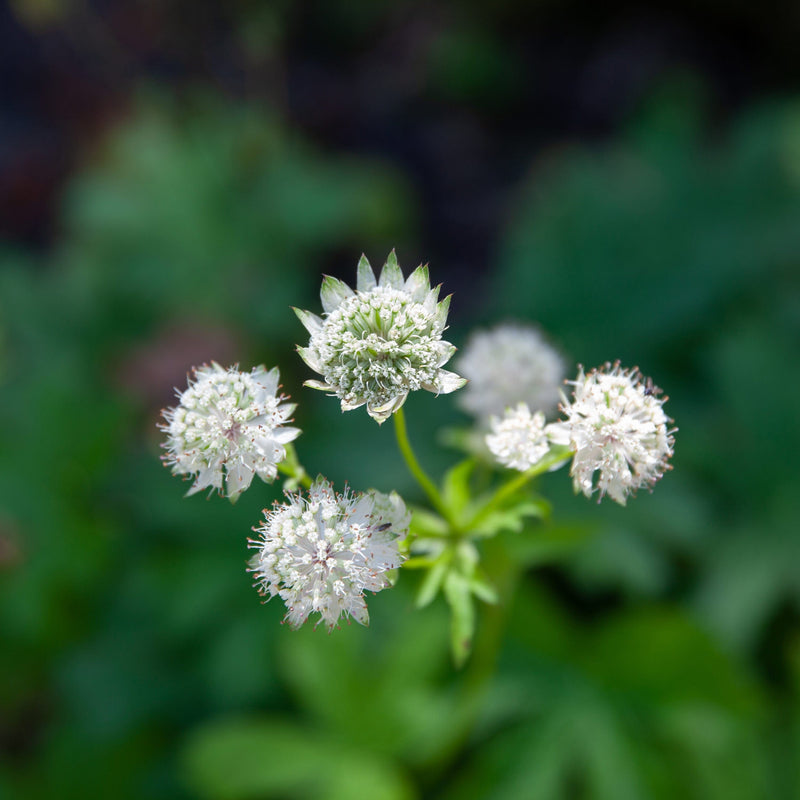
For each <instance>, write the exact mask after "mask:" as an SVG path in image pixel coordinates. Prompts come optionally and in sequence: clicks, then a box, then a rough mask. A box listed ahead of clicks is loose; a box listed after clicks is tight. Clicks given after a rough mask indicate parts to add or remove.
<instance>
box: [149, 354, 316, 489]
mask: <svg viewBox="0 0 800 800" xmlns="http://www.w3.org/2000/svg"><path fill="white" fill-rule="evenodd" d="M278 380H279V375H278V370H277V369H271V370H270V371H269V372H267V370H266V369H265V368H264V367H256V368H255V369H254V370H253V371H252V372H249V373H248V372H239V371H238V370H237V369H236V368H235V367H231V368H230V369H224V368H223V367H221V366H220V365H219V364H216V363H212V364H211V366H203V367H200V368H199V369H196V370H195V372H194V381H190V383H189V388H188V389H186V391H185V392H183V393H182V394H180V395H179V397H180V402H179V404H178V406H177V407H176V408H169V409H167V410H165V411H164V412H163V414H164V418H165V419H166V424H162V425H159V427H160V428H161V430H163V431H165V432H166V433H167V441H166V443H165V444H164V445H163V447H164V448H165V449H166V451H167V454H166V455H165V456H164V461H165V463H166V464H168V465H169V466H171V467H172V471H173V473H175V474H176V475H196V477H195V481H194V484H193V485H192V488H191V489H190V490H189V492H188V493H189V494H194V493H195V492H199V491H201V490H202V489H206V488H207V487H209V486H211V487H213V488H215V489H218V490H219V491H220V492H222V491H223V474H224V476H225V491H224V493H225V494H227V495H228V497H230V498H236V497H238V495H239V494H241V492H243V491H244V490H245V489H247V488H248V487H249V486H250V483H251V481H252V480H253V476H254V475H258V477H259V478H261V479H262V480H263V481H267V482H269V481H272V480H274V479H275V477H276V476H277V474H278V471H277V467H276V465H277V464H278V463H280V462H281V461H283V459H284V458H285V457H286V449H285V447H284V445H286V444H288V443H289V442H291V441H293V440H294V439H296V438H297V437H298V436H299V434H300V430H299V429H298V428H291V427H285V426H284V423H285V422H287V421H289V417H290V416H291V414H292V412H293V411H294V409H295V407H296V406H295V405H294V404H291V403H282V402H281V400H283V399H284V398H283V396H279V395H278V394H277V392H278Z"/></svg>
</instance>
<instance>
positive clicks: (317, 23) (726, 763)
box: [0, 0, 800, 800]
mask: <svg viewBox="0 0 800 800" xmlns="http://www.w3.org/2000/svg"><path fill="white" fill-rule="evenodd" d="M799 35H800V11H798V7H797V5H796V4H788V3H787V4H780V3H762V4H755V5H754V4H751V3H717V2H711V1H710V0H703V2H695V3H676V2H671V3H657V4H649V5H647V6H644V5H642V4H634V3H602V4H597V3H591V4H590V3H579V2H557V1H556V0H550V1H549V2H534V3H522V2H519V1H518V0H502V2H497V3H491V4H490V3H480V2H464V3H461V4H458V3H441V4H436V5H433V4H424V3H414V2H408V3H402V2H383V3H380V2H364V1H362V0H358V1H357V2H351V3H339V2H335V3H333V2H327V3H325V2H319V3H311V2H310V3H288V2H286V3H281V2H277V3H254V2H252V3H227V4H222V3H219V4H216V3H184V2H175V3H156V2H141V3H120V2H105V3H91V4H88V3H80V2H75V1H71V0H14V2H11V3H9V4H6V5H3V7H2V8H1V9H0V72H1V77H0V235H1V236H2V244H0V402H2V412H3V413H2V418H1V419H0V635H1V636H2V649H0V674H1V675H2V681H0V796H8V797H12V798H16V797H25V798H28V797H30V798H50V797H64V798H72V797H75V798H86V797H115V798H125V797H131V798H139V797H143V796H146V797H158V798H160V797H163V798H172V797H212V798H217V797H229V798H240V797H241V798H249V797H276V798H283V797H292V798H294V797H298V798H302V797H314V798H316V797H322V798H344V797H347V798H352V797H374V798H383V797H386V798H411V797H445V798H483V797H491V798H517V797H519V798H551V797H552V798H562V797H563V798H584V797H585V798H613V800H624V798H674V797H676V796H686V797H689V798H698V800H706V799H707V798H712V800H713V798H717V797H719V798H725V800H731V798H743V800H745V799H747V800H749V798H762V797H764V798H767V797H769V798H787V799H788V798H796V797H798V796H800V775H799V774H798V763H800V628H799V626H798V618H799V617H800V540H798V535H797V532H796V529H797V519H798V518H799V517H800V513H798V512H800V503H799V501H798V497H800V495H798V491H797V486H798V478H800V474H798V466H797V457H796V452H797V448H798V446H800V423H799V422H798V415H797V398H798V397H800V377H799V376H798V372H797V363H798V352H799V350H798V344H799V343H800V292H798V276H799V275H800V271H799V270H798V266H800V265H799V264H798V262H799V261H800V95H798V77H800V75H799V74H798V73H800V59H799V58H798V56H797V41H798V36H799ZM392 247H396V248H397V252H398V255H399V258H400V262H401V264H402V265H403V267H404V269H405V270H406V271H408V270H409V269H410V268H412V267H413V266H415V265H416V264H417V263H418V262H419V261H429V262H430V265H431V274H432V277H433V279H434V281H436V282H439V281H441V282H442V283H443V284H444V290H445V291H446V292H448V293H449V292H453V294H454V297H453V303H452V306H451V312H450V325H451V329H450V331H449V332H448V333H449V338H450V339H451V340H452V341H454V342H455V343H456V344H458V345H461V344H463V343H464V341H465V340H466V337H467V335H468V333H469V331H470V329H471V328H472V327H473V326H475V325H488V324H491V323H494V322H498V321H501V320H504V319H509V318H513V319H518V320H529V321H532V322H536V323H538V324H540V325H542V326H543V327H544V329H545V330H546V331H547V332H548V334H549V335H550V336H551V337H552V338H553V340H554V341H555V342H556V343H557V344H558V345H559V347H560V348H561V350H562V351H563V352H564V354H565V356H566V358H567V360H568V361H569V362H570V363H571V364H574V363H577V362H581V363H584V364H586V365H587V366H592V365H595V364H599V363H602V362H603V361H605V360H607V359H612V360H613V359H615V358H620V359H622V360H623V362H624V363H626V364H630V365H633V364H634V363H635V364H638V365H639V366H640V367H641V368H642V369H643V371H644V372H645V373H646V374H648V375H652V376H653V378H654V380H655V381H656V383H657V384H659V385H660V386H663V387H664V388H665V390H666V392H667V394H669V395H670V398H671V399H670V400H669V402H668V403H667V406H666V408H667V410H668V412H669V413H670V414H671V416H672V417H674V419H675V421H676V424H677V426H678V427H679V428H680V431H679V433H678V434H677V441H676V453H675V457H674V471H673V472H672V473H670V474H668V475H667V476H666V477H665V479H664V480H663V481H662V482H661V483H660V484H659V485H658V486H657V487H656V490H655V492H654V494H653V495H652V496H650V495H642V496H640V497H637V498H636V499H635V500H632V501H631V503H630V504H629V507H628V508H626V509H622V508H619V507H616V506H612V505H611V504H608V503H604V504H603V505H601V506H597V505H596V504H593V503H591V502H588V501H586V500H585V499H584V498H582V497H579V498H574V497H573V496H572V494H571V491H570V486H569V480H568V478H567V476H566V475H565V474H562V473H556V474H554V475H550V476H546V478H545V479H544V480H543V482H542V486H541V487H540V488H541V490H542V491H543V492H544V493H545V494H546V495H547V496H548V497H550V498H551V499H552V500H553V503H554V514H553V520H552V521H551V522H550V523H548V524H547V525H544V526H540V527H533V528H532V529H531V530H527V531H524V532H522V533H521V534H519V535H518V536H517V537H516V538H513V537H512V538H509V541H508V546H509V547H511V548H516V549H515V550H514V552H518V558H520V559H523V560H524V563H526V564H527V565H528V572H527V573H526V576H525V580H524V582H523V585H522V587H521V588H520V590H519V592H518V593H517V596H516V599H515V601H514V602H513V603H509V604H508V605H507V607H506V609H505V610H504V613H503V615H500V617H498V615H493V613H492V612H491V611H487V610H485V609H484V610H482V612H481V615H480V616H479V621H478V626H479V640H478V642H477V645H476V647H477V651H476V657H475V658H474V659H473V660H472V661H471V662H470V664H469V665H468V666H467V668H466V669H465V670H464V671H463V672H456V671H454V670H453V668H452V666H451V664H450V662H449V658H448V652H447V650H448V645H447V618H446V609H445V608H444V606H443V604H441V605H440V604H439V603H437V604H434V605H433V606H432V607H431V608H430V609H427V610H425V611H423V612H418V611H414V610H413V606H412V599H413V590H414V589H415V588H416V585H417V576H415V575H414V574H411V573H409V574H403V575H402V576H401V581H400V584H399V586H398V587H397V588H396V589H394V590H393V591H392V592H383V593H381V594H380V595H377V596H376V597H375V598H371V600H370V611H371V615H372V624H371V627H370V628H369V629H368V630H364V629H361V628H359V627H357V626H355V625H353V626H349V627H347V626H345V627H344V628H343V629H342V630H340V631H334V632H333V633H332V634H331V635H330V636H328V635H327V634H325V633H324V632H323V631H322V630H318V631H316V633H315V632H313V631H312V630H310V629H308V630H303V631H301V632H299V633H296V634H295V633H291V632H290V631H288V630H286V629H285V628H283V627H281V626H280V625H279V621H280V618H281V616H282V611H281V608H279V607H278V605H277V603H271V604H269V605H267V606H262V605H260V604H259V602H258V598H257V595H256V594H255V592H254V591H253V590H252V588H251V587H250V585H249V583H250V581H249V577H248V576H247V574H246V573H245V571H244V564H245V560H246V558H247V549H246V537H247V535H248V533H249V531H250V528H251V526H252V525H254V524H256V523H257V521H258V519H259V516H260V509H261V508H263V507H264V506H266V505H268V504H269V503H270V502H271V501H272V500H273V499H274V498H276V497H278V496H279V494H280V488H279V487H278V486H264V485H261V484H259V485H257V486H254V487H253V489H251V490H250V492H248V493H247V494H246V495H245V496H244V497H243V498H242V500H241V502H240V503H239V504H237V506H236V507H235V508H233V507H231V506H230V505H229V504H228V503H227V502H226V501H224V500H222V499H221V498H218V497H212V498H210V499H205V498H203V497H192V498H190V499H188V500H184V499H182V497H181V495H182V493H183V490H184V487H183V486H182V485H181V484H180V483H179V482H178V480H177V479H175V478H172V477H171V476H170V475H169V474H168V472H167V471H166V470H164V469H162V468H161V467H160V465H159V463H158V456H159V452H160V451H159V447H158V444H159V438H160V434H159V433H158V431H157V430H156V427H155V425H156V422H157V421H158V416H159V409H160V408H162V407H163V406H164V405H167V404H170V403H171V402H172V398H173V387H174V386H179V387H180V386H182V385H184V381H185V375H186V373H187V371H188V370H189V369H190V367H191V366H192V365H194V364H199V363H202V362H204V361H208V360H210V359H216V360H218V361H220V362H222V363H225V364H232V363H235V362H239V363H240V364H241V365H242V366H243V367H244V368H249V367H250V366H252V365H253V364H257V363H261V362H264V363H266V364H267V365H268V366H271V365H273V364H277V365H278V366H279V367H280V369H281V374H282V377H283V383H284V387H285V391H286V392H287V393H289V394H291V395H292V397H293V399H295V400H296V401H299V402H300V407H299V409H298V412H297V422H298V424H299V426H300V427H301V428H303V430H304V434H303V436H302V437H301V438H300V439H299V440H298V442H297V447H298V451H299V453H300V456H301V458H302V459H303V461H304V463H305V464H306V466H307V468H308V469H309V470H310V471H311V472H312V473H315V472H316V471H321V472H324V473H325V474H326V475H327V476H328V477H330V478H331V479H332V480H333V481H334V482H335V483H336V484H337V486H341V485H343V484H344V483H345V482H346V481H347V482H349V483H350V484H351V485H352V486H353V487H354V488H357V489H358V488H366V487H367V486H370V485H372V486H376V488H378V489H382V490H384V491H388V490H389V489H392V488H396V489H398V490H399V491H401V492H402V493H403V494H404V496H406V497H407V499H409V500H412V501H414V500H420V499H421V498H420V497H419V495H418V492H417V490H416V489H415V487H414V486H413V484H412V483H411V482H410V480H409V478H408V477H407V476H406V474H405V472H404V470H403V467H402V464H401V463H400V460H399V457H398V456H397V454H396V452H395V450H394V442H393V439H392V432H391V430H390V429H389V426H388V425H387V426H384V427H383V428H378V427H377V426H376V425H374V423H373V422H372V421H371V420H369V419H368V418H367V417H366V415H365V414H361V413H358V412H354V413H351V414H346V415H341V414H340V413H339V411H338V408H337V404H336V403H335V402H334V401H332V400H329V399H327V398H325V397H324V396H319V395H318V394H317V393H312V392H310V391H308V390H305V389H302V388H301V384H302V381H303V380H304V379H306V378H308V377H310V376H309V375H308V374H307V372H308V371H307V370H306V369H305V367H304V366H303V365H302V363H301V362H300V361H299V359H298V358H297V357H296V356H295V354H294V352H293V348H294V345H296V344H297V343H303V336H304V331H303V329H302V327H301V326H300V325H299V323H298V322H297V321H296V319H295V318H294V315H293V314H292V313H291V311H290V309H289V307H290V306H293V305H296V306H300V307H303V308H309V309H311V310H318V308H319V305H318V300H317V298H316V293H317V291H318V286H319V279H320V278H319V276H320V273H323V272H326V273H331V274H335V275H337V276H339V277H341V278H342V279H344V280H348V281H350V282H352V281H353V279H354V276H355V265H356V262H357V259H358V256H359V255H360V253H361V252H362V251H365V252H366V253H367V255H368V256H369V257H370V259H371V260H372V262H373V264H374V265H376V266H379V265H380V263H382V260H383V259H384V258H385V256H386V253H388V251H389V250H390V249H391V248H392ZM408 415H409V423H410V425H411V435H412V437H413V439H414V441H415V442H416V443H418V445H419V450H420V456H421V458H422V459H423V460H424V461H425V463H426V465H428V466H429V467H430V468H431V470H432V471H436V472H437V474H438V472H440V471H441V470H442V469H443V468H445V467H446V466H448V465H449V464H452V463H453V462H454V461H455V460H456V459H457V458H458V454H457V453H454V452H451V451H448V450H446V449H444V448H442V447H437V446H436V444H435V443H436V441H437V431H439V430H440V429H441V428H442V427H444V426H450V427H453V426H458V425H462V426H463V425H467V424H468V423H469V421H468V420H467V419H466V418H465V417H463V416H462V415H460V414H459V412H458V411H457V409H456V406H455V403H454V401H453V398H451V397H441V398H434V397H432V396H430V395H426V396H425V397H414V398H411V400H410V401H409V404H408ZM481 630H483V631H485V632H486V633H485V634H483V635H482V634H481V633H480V631H481Z"/></svg>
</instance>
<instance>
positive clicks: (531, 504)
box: [470, 497, 551, 537]
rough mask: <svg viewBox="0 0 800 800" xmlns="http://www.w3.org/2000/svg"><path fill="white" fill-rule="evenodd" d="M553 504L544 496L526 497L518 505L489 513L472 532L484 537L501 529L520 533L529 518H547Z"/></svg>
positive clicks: (492, 534)
mask: <svg viewBox="0 0 800 800" xmlns="http://www.w3.org/2000/svg"><path fill="white" fill-rule="evenodd" d="M550 512H551V506H550V503H548V502H547V500H545V499H544V498H543V497H535V498H533V497H532V498H526V499H525V500H523V501H521V502H518V503H517V504H516V505H513V506H510V507H508V508H502V509H498V510H497V511H492V512H491V513H490V514H487V515H486V516H485V517H484V518H483V519H482V520H481V521H480V522H479V523H478V524H477V525H475V526H474V527H473V529H472V530H471V531H470V533H471V534H472V535H473V536H474V535H479V536H482V537H488V536H495V535H496V534H498V533H499V532H500V531H504V530H506V531H513V532H515V533H520V532H521V531H522V530H523V529H524V528H525V523H526V520H528V519H547V518H548V517H549V516H550Z"/></svg>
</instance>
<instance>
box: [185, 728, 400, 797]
mask: <svg viewBox="0 0 800 800" xmlns="http://www.w3.org/2000/svg"><path fill="white" fill-rule="evenodd" d="M183 761H184V771H185V774H186V779H187V782H188V783H189V784H190V786H191V787H192V788H193V789H194V791H196V792H197V793H198V795H199V796H200V797H207V798H213V799H214V800H217V799H218V800H238V799H239V798H241V799H242V800H245V799H246V798H252V797H280V798H286V797H297V798H301V797H308V796H313V797H314V798H319V800H349V798H352V797H353V796H354V795H353V792H357V793H362V792H363V793H364V796H368V797H371V798H372V797H374V798H376V800H407V798H413V797H415V796H416V793H415V792H414V790H413V788H412V787H411V784H410V783H409V781H408V779H407V778H406V777H405V776H404V775H403V774H402V772H401V771H400V770H398V769H397V768H396V767H395V766H393V765H392V764H391V763H388V762H383V761H381V760H379V759H377V758H375V757H374V756H372V757H370V758H365V757H364V753H363V752H362V751H360V750H357V749H349V748H347V747H343V746H342V745H341V744H340V743H338V742H337V741H336V740H335V739H328V738H326V737H325V736H324V735H320V734H319V733H315V732H313V731H311V730H308V729H305V728H303V727H301V726H299V725H297V724H295V723H293V722H290V721H288V720H287V721H284V720H277V719H270V720H263V721H262V720H247V719H244V720H239V721H227V722H218V723H212V724H211V725H207V726H206V727H204V728H201V729H200V730H199V731H197V732H195V733H194V734H193V735H192V737H191V738H190V739H189V741H188V743H187V745H186V748H185V751H184V759H183Z"/></svg>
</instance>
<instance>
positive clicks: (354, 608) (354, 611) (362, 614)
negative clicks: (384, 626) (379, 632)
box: [348, 597, 369, 625]
mask: <svg viewBox="0 0 800 800" xmlns="http://www.w3.org/2000/svg"><path fill="white" fill-rule="evenodd" d="M348 610H349V611H350V616H351V617H352V618H353V619H354V620H355V621H356V622H359V623H361V624H362V625H369V611H367V604H366V603H365V602H364V598H363V597H359V598H358V599H356V600H353V602H352V603H351V604H350V608H349V609H348Z"/></svg>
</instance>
